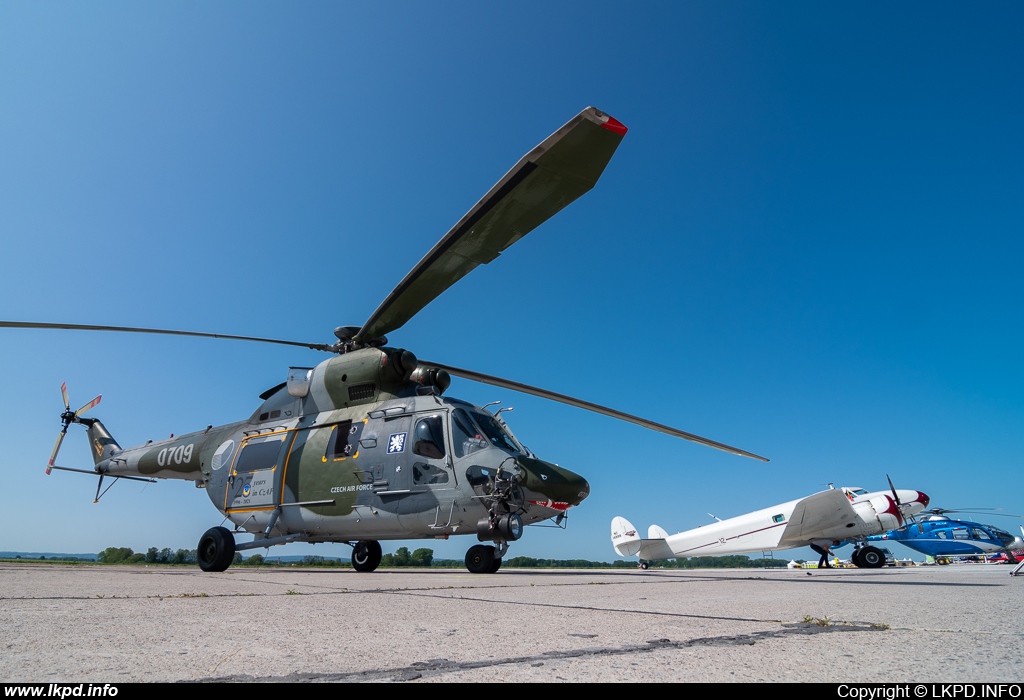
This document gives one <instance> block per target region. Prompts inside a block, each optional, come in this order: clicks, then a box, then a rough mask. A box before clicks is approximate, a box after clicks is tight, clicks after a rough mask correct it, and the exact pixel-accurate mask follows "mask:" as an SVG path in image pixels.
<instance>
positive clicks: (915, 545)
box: [868, 508, 1024, 563]
mask: <svg viewBox="0 0 1024 700" xmlns="http://www.w3.org/2000/svg"><path fill="white" fill-rule="evenodd" d="M992 510H995V509H992V508H985V509H980V508H968V509H963V508H961V509H945V508H933V509H931V510H927V511H923V512H921V513H919V515H920V516H926V517H925V518H924V519H919V520H917V522H914V523H908V524H907V525H906V526H904V527H902V528H899V529H897V530H890V531H888V532H886V533H884V534H881V535H875V536H873V537H869V538H868V539H869V540H873V541H878V542H880V541H888V542H899V543H900V544H902V545H903V546H905V547H909V548H910V549H913V550H914V551H917V552H920V553H921V554H925V555H927V556H930V557H934V558H935V560H936V561H937V562H942V563H947V562H948V561H949V557H965V556H989V555H993V554H1004V555H1006V557H1007V560H1008V561H1009V562H1010V563H1017V561H1018V556H1017V555H1016V554H1015V552H1019V551H1020V550H1022V549H1024V539H1022V538H1021V537H1017V536H1015V535H1012V534H1010V533H1009V532H1007V531H1006V530H1003V529H1000V528H998V527H994V526H992V525H984V524H982V523H976V522H972V521H970V520H953V519H951V518H949V517H947V515H946V514H947V513H981V512H983V511H992ZM988 515H1000V516H1003V517H1007V518H1021V517H1024V516H1020V515H1009V514H1005V513H991V512H990V513H988ZM1021 534H1022V535H1024V529H1022V530H1021Z"/></svg>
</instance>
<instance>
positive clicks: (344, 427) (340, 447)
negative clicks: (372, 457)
mask: <svg viewBox="0 0 1024 700" xmlns="http://www.w3.org/2000/svg"><path fill="white" fill-rule="evenodd" d="M362 432H363V422H362V421H357V422H355V423H353V422H352V421H350V420H346V421H342V422H341V423H338V424H337V425H335V426H334V429H333V430H331V437H330V438H329V439H328V441H327V451H326V452H325V453H324V461H325V462H340V461H341V460H343V459H348V458H349V457H351V458H352V459H355V458H356V457H358V456H359V435H360V434H361V433H362Z"/></svg>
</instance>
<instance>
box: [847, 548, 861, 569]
mask: <svg viewBox="0 0 1024 700" xmlns="http://www.w3.org/2000/svg"><path fill="white" fill-rule="evenodd" d="M850 561H851V562H853V565H854V566H856V567H857V568H858V569H859V568H861V567H862V566H864V562H862V561H861V560H860V549H855V550H853V554H851V555H850Z"/></svg>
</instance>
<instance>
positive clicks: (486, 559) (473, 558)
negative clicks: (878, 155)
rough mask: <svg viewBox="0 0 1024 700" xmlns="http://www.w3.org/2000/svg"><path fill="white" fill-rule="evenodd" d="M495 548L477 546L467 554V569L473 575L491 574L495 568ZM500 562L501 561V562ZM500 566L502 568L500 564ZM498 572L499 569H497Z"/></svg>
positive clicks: (471, 548)
mask: <svg viewBox="0 0 1024 700" xmlns="http://www.w3.org/2000/svg"><path fill="white" fill-rule="evenodd" d="M494 551H495V550H494V547H489V546H487V545H483V544H476V545H473V546H472V547H470V548H469V551H468V552H466V568H467V569H469V573H471V574H489V573H492V572H491V567H493V566H494V560H495V559H496V558H497V557H495V556H494ZM499 561H500V560H499ZM498 566H501V564H499V565H498ZM495 571H497V569H495Z"/></svg>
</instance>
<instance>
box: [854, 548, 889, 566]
mask: <svg viewBox="0 0 1024 700" xmlns="http://www.w3.org/2000/svg"><path fill="white" fill-rule="evenodd" d="M860 562H861V566H863V567H865V568H867V569H881V568H882V567H883V566H885V555H884V554H882V550H880V549H877V548H875V547H864V548H863V549H862V550H860Z"/></svg>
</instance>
